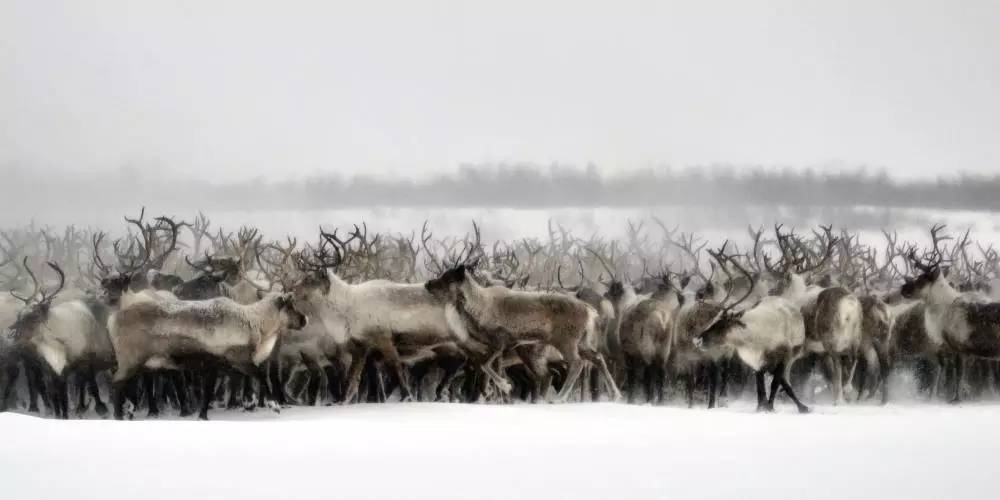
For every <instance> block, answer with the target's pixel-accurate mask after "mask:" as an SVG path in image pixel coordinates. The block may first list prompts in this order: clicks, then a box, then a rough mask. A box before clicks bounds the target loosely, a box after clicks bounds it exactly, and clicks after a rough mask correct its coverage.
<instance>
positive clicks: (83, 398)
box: [74, 367, 93, 418]
mask: <svg viewBox="0 0 1000 500" xmlns="http://www.w3.org/2000/svg"><path fill="white" fill-rule="evenodd" d="M90 372H93V370H91V369H89V368H87V367H81V368H80V369H79V370H77V372H76V376H75V377H74V378H75V379H76V394H77V397H76V416H77V418H83V416H84V414H86V413H87V409H88V408H87V378H88V373H90Z"/></svg>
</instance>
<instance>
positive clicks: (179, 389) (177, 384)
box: [98, 370, 191, 417]
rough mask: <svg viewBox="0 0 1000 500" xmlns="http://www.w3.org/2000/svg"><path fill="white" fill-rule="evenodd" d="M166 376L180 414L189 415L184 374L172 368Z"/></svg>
mask: <svg viewBox="0 0 1000 500" xmlns="http://www.w3.org/2000/svg"><path fill="white" fill-rule="evenodd" d="M166 376H167V379H168V381H169V382H170V384H171V385H172V386H174V393H175V394H176V395H177V406H178V407H179V408H180V416H182V417H187V416H190V415H191V406H190V405H189V404H188V398H187V388H186V387H185V385H184V374H183V373H181V372H180V371H177V370H172V371H170V372H169V373H168V374H167V375H166ZM98 413H100V412H98Z"/></svg>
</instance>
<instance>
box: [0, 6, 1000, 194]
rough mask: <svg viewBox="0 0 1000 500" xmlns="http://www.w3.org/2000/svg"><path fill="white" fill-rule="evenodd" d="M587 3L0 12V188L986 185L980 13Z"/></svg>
mask: <svg viewBox="0 0 1000 500" xmlns="http://www.w3.org/2000/svg"><path fill="white" fill-rule="evenodd" d="M585 3H586V2H582V1H580V0H577V1H571V2H540V1H537V0H535V1H524V2H522V1H510V0H506V1H502V2H489V3H482V4H480V3H475V2H470V1H454V2H450V1H440V2H417V1H399V2H386V1H370V0H365V1H357V2H332V1H318V2H287V1H286V2H250V1H246V0H241V1H233V2H219V1H215V2H213V1H205V0H199V1H190V2H187V1H169V2H167V1H164V2H135V1H127V0H123V1H90V2H79V1H66V2H55V1H37V0H0V33H2V36H0V168H9V166H12V165H20V166H30V167H34V168H43V169H58V168H72V169H99V168H100V169H108V168H119V167H122V166H131V167H134V168H137V169H150V171H157V172H165V171H166V172H178V173H185V174H191V175H198V176H206V177H207V178H211V179H223V178H226V177H227V176H234V175H235V176H240V177H253V176H265V177H270V178H276V177H281V176H284V175H289V174H286V172H296V174H294V175H297V176H299V177H301V176H303V175H306V174H314V173H318V172H324V171H332V170H337V171H340V172H345V173H372V174H383V175H398V174H400V173H405V172H427V171H447V170H449V169H453V168H455V167H456V166H457V165H458V164H459V163H462V162H501V161H531V162H538V163H549V162H554V161H558V162H565V163H570V164H585V163H587V162H594V163H596V164H598V165H599V166H600V167H602V168H604V169H608V170H614V169H629V168H637V167H646V166H651V165H659V164H669V165H672V166H675V167H683V166H687V165H692V164H708V163H718V162H722V163H734V164H765V165H789V166H819V167H824V166H825V167H827V168H836V167H837V166H856V165H862V164H864V165H870V166H874V167H885V168H886V169H887V170H888V171H889V172H890V173H892V174H895V175H898V176H935V175H938V174H942V173H946V172H948V171H950V170H953V169H958V170H963V171H969V172H979V173H993V172H1000V98H998V89H1000V2H998V1H996V0H983V1H980V0H961V1H955V0H950V1H949V0H940V1H920V0H901V1H896V0H893V1H872V0H867V1H844V0H837V1H823V2H816V1H805V0H790V1H766V2H764V1H749V0H737V1H703V0H699V1H694V0H691V1H649V2H640V1H622V0H618V1H614V2H602V3H601V4H600V5H594V6H590V5H585ZM595 3H596V2H595Z"/></svg>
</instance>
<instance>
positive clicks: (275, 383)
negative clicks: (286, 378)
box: [266, 357, 288, 408]
mask: <svg viewBox="0 0 1000 500" xmlns="http://www.w3.org/2000/svg"><path fill="white" fill-rule="evenodd" d="M266 363H267V376H268V379H269V383H270V384H271V391H272V394H273V395H274V398H275V401H277V402H278V404H279V405H280V406H281V407H282V408H285V407H287V406H288V399H287V397H286V395H285V385H284V383H283V382H282V380H283V379H282V377H281V363H280V361H278V358H277V357H275V359H271V360H268V361H266Z"/></svg>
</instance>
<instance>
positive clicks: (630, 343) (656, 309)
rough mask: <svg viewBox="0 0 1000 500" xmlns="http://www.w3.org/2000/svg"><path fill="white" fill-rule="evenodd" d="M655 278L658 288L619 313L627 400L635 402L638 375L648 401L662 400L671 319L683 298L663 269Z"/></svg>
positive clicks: (671, 339)
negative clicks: (658, 281)
mask: <svg viewBox="0 0 1000 500" xmlns="http://www.w3.org/2000/svg"><path fill="white" fill-rule="evenodd" d="M658 279H659V280H660V283H661V284H660V287H659V288H658V289H657V290H656V291H655V292H653V293H652V295H651V296H650V297H649V298H647V299H643V300H641V301H640V302H639V303H638V304H636V305H635V306H633V307H631V308H629V309H628V310H626V311H625V313H624V314H623V315H622V320H621V327H620V329H619V338H620V342H621V349H622V353H623V354H624V357H625V370H626V372H625V373H626V379H627V380H626V386H625V387H626V391H627V392H628V401H629V403H632V402H634V401H635V398H636V393H637V392H638V385H639V380H640V377H642V378H643V379H644V382H645V387H646V399H647V400H648V401H649V402H650V403H653V402H658V401H662V399H663V381H664V378H665V377H666V369H667V362H668V361H669V360H670V354H671V348H672V347H673V343H674V339H673V333H674V329H675V328H674V321H675V320H676V317H677V312H678V309H679V308H680V306H681V304H682V300H683V298H682V297H681V295H680V294H679V293H678V292H677V290H676V287H675V286H674V285H673V284H672V283H671V282H670V276H669V273H668V272H667V271H665V270H664V271H661V272H660V276H659V277H658ZM654 393H655V394H654ZM654 396H655V399H654Z"/></svg>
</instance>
